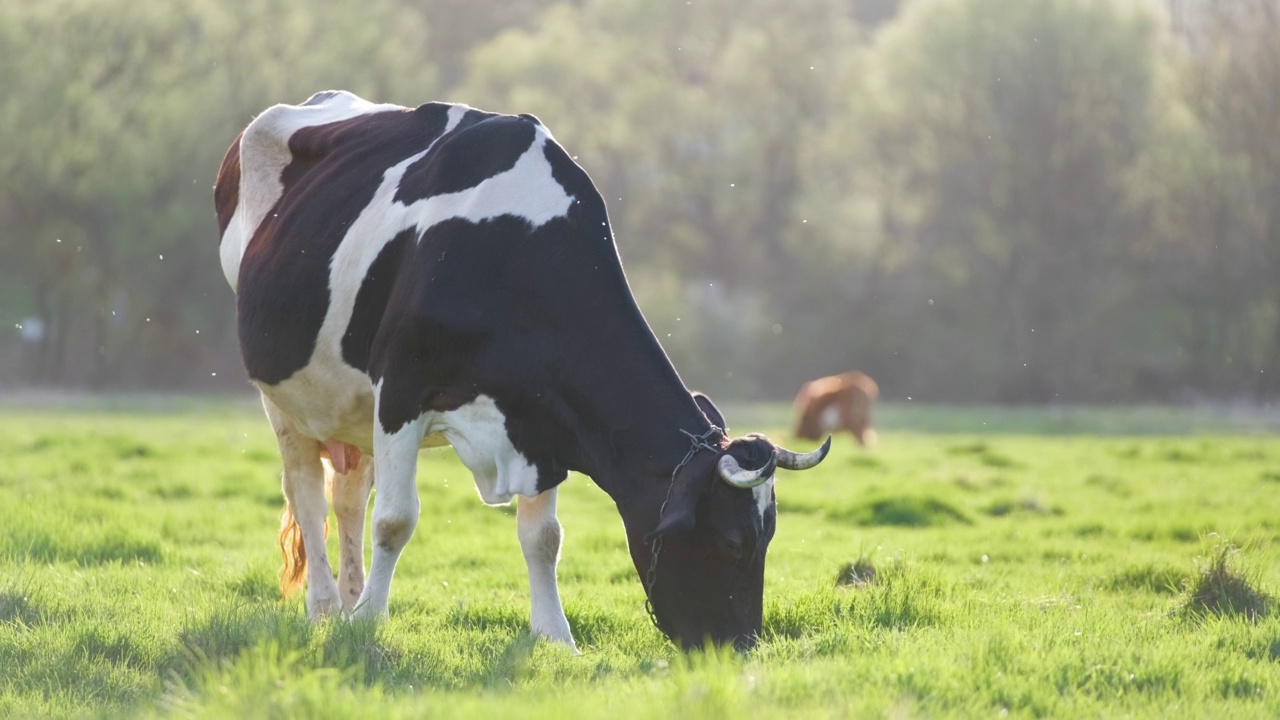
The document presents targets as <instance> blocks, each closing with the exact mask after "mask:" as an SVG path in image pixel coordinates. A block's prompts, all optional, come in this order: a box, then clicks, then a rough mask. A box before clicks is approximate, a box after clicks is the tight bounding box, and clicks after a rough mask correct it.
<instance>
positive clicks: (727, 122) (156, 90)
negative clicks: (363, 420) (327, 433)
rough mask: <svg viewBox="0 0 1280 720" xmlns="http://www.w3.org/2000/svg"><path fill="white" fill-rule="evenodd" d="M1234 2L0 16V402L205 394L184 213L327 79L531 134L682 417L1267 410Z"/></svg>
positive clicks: (1253, 136)
mask: <svg viewBox="0 0 1280 720" xmlns="http://www.w3.org/2000/svg"><path fill="white" fill-rule="evenodd" d="M1269 3H1270V0H1239V1H1238V2H1235V1H1232V2H1227V1H1225V0H1204V2H1197V3H1175V4H1170V5H1168V7H1167V8H1166V7H1165V6H1164V4H1160V3H1132V2H1127V1H1125V0H1026V1H1025V2H1017V3H1002V2H998V0H919V1H917V2H911V3H903V2H898V1H897V0H857V1H856V2H847V1H843V0H815V1H813V2H804V3H795V2H789V1H787V0H746V1H730V0H699V2H692V3H690V2H682V1H680V0H661V1H658V2H653V1H642V0H621V1H618V0H584V1H583V2H572V3H555V2H549V1H548V0H518V1H513V2H505V3H472V2H462V1H460V0H369V1H368V2H360V3H356V2H351V1H350V0H341V1H340V2H334V3H326V4H324V6H323V7H322V8H321V7H309V6H308V7H303V6H299V5H297V4H291V3H286V2H281V1H279V0H270V1H268V2H257V3H254V2H246V0H229V1H228V2H212V1H211V0H196V1H195V2H188V3H181V4H154V3H153V4H139V3H130V2H125V1H124V0H50V1H49V2H39V3H32V2H28V3H21V2H10V3H6V4H4V5H3V6H0V85H2V86H3V87H5V88H6V92H5V93H4V94H3V95H2V96H0V253H2V256H3V260H4V261H3V262H0V324H2V325H3V329H2V330H0V333H3V335H0V336H2V337H4V338H5V340H4V341H3V342H0V383H6V384H15V383H27V382H34V383H43V384H53V385H68V384H70V385H90V386H94V387H111V386H115V387H130V386H132V387H137V386H141V385H143V384H146V385H147V386H156V385H163V386H175V385H180V386H186V387H196V388H215V387H218V388H232V387H235V386H236V385H237V384H238V383H240V382H241V381H242V379H243V375H242V370H241V369H240V362H239V358H238V355H237V353H236V347H235V346H236V338H235V332H234V321H233V315H232V310H233V301H232V298H231V295H230V293H229V292H228V291H227V289H226V285H225V283H224V280H223V278H222V277H221V273H220V272H219V269H220V266H219V263H218V261H217V257H216V252H217V251H216V245H217V238H216V229H215V223H214V221H213V217H212V212H211V207H210V205H211V202H210V197H209V195H210V193H209V186H210V184H211V182H212V179H213V176H214V173H215V171H216V168H217V166H218V163H219V160H220V158H221V157H222V154H223V152H225V150H226V147H227V146H228V145H229V143H230V142H231V140H232V138H233V137H234V136H235V134H236V133H237V132H238V131H240V130H241V129H242V128H243V127H244V126H245V124H246V123H247V122H248V120H249V119H250V118H251V117H252V116H253V114H255V113H258V112H261V111H262V110H263V109H264V108H266V107H268V106H270V105H271V104H274V103H277V102H299V101H301V100H303V99H305V98H306V97H307V96H309V95H310V94H311V93H313V92H315V91H317V90H322V89H327V88H332V87H343V88H347V89H350V90H353V91H355V92H357V93H360V94H363V95H365V96H367V97H369V98H371V99H376V100H381V101H391V102H399V103H402V104H407V105H414V104H417V103H420V102H424V101H427V100H432V99H450V100H458V101H463V102H468V103H471V104H473V105H477V106H482V107H486V108H490V109H494V110H499V111H506V112H532V113H535V114H537V115H538V116H539V117H540V118H541V119H542V120H544V121H545V122H546V123H547V124H548V125H549V126H550V127H551V128H553V130H554V132H555V134H556V136H557V138H558V139H559V140H560V141H561V142H562V143H563V144H564V145H565V146H566V147H567V148H568V149H569V150H570V152H571V153H573V154H574V155H575V156H576V157H577V158H578V160H579V162H580V163H581V164H582V165H583V166H584V167H585V168H586V169H587V170H588V171H589V172H590V173H591V175H592V176H593V178H594V179H595V180H596V182H597V184H598V185H599V187H600V188H601V190H602V192H603V194H604V196H605V199H606V201H607V202H608V204H609V208H610V213H611V215H612V219H613V225H614V229H615V231H616V234H617V239H618V244H619V249H620V252H621V254H622V256H623V259H624V261H625V262H626V265H627V268H628V272H629V273H630V277H631V278H632V281H633V283H634V286H635V288H634V289H635V291H636V293H637V296H638V298H639V300H640V303H641V305H642V307H643V308H644V309H645V311H646V313H647V315H648V317H649V319H650V321H651V323H652V324H653V326H654V329H655V331H656V333H657V335H658V337H659V338H660V339H661V340H662V341H663V343H664V345H665V346H666V348H667V350H668V351H669V353H670V355H671V357H672V358H673V360H674V361H675V363H676V365H677V367H679V368H680V370H681V372H682V374H683V376H684V377H685V378H686V379H687V380H688V381H689V382H690V384H692V385H695V386H697V387H699V388H701V389H705V390H708V391H710V392H712V393H713V394H720V395H729V396H734V397H740V398H751V397H758V398H768V399H781V398H784V397H786V396H788V395H789V394H790V393H791V392H792V391H793V389H794V388H795V387H797V386H798V384H799V383H800V382H801V381H803V380H807V379H810V378H812V377H815V376H818V375H823V374H829V373H832V372H836V371H842V370H846V369H849V368H851V367H859V368H862V369H865V370H867V371H869V372H870V374H871V375H873V376H875V377H876V378H877V379H878V380H879V381H880V384H881V386H882V388H883V391H884V394H885V395H886V396H887V397H893V398H904V397H914V398H917V399H919V398H928V399H930V400H931V401H933V402H938V401H946V400H967V401H972V400H982V401H987V402H991V401H1028V400H1034V401H1046V400H1047V401H1068V400H1071V401H1081V400H1106V401H1115V400H1126V399H1148V400H1177V399H1186V398H1188V397H1198V396H1201V395H1203V394H1208V395H1211V396H1214V397H1229V398H1236V397H1254V398H1258V397H1272V396H1275V395H1276V394H1277V393H1278V392H1280V370H1277V367H1280V291H1277V289H1276V288H1277V285H1276V283H1275V282H1274V278H1275V277H1276V276H1277V275H1278V274H1280V260H1278V259H1277V258H1280V251H1277V248H1280V230H1278V228H1280V219H1278V217H1277V213H1278V212H1280V210H1277V208H1280V181H1277V179H1276V178H1277V177H1280V174H1278V173H1277V172H1276V167H1277V166H1280V141H1278V140H1277V138H1280V128H1277V126H1276V118H1277V117H1280V113H1276V112H1275V111H1274V104H1275V102H1274V100H1275V98H1274V88H1275V87H1277V86H1280V61H1278V60H1277V56H1276V53H1277V50H1276V47H1277V44H1276V43H1274V42H1272V40H1273V39H1274V36H1275V35H1276V32H1277V26H1276V23H1277V22H1278V21H1277V19H1276V16H1275V13H1274V12H1272V11H1271V6H1270V4H1269ZM1169 8H1173V9H1174V10H1176V11H1177V12H1176V13H1175V14H1174V15H1172V16H1168V13H1169V12H1170V10H1169ZM28 318H37V319H39V320H42V321H43V322H44V325H45V327H46V330H47V332H46V333H45V337H44V339H43V341H41V342H36V343H27V342H24V341H21V340H19V339H18V338H19V328H17V327H16V326H17V325H20V324H22V323H23V322H25V321H26V320H27V319H28ZM801 349H803V350H801Z"/></svg>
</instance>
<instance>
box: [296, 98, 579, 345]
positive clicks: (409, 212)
mask: <svg viewBox="0 0 1280 720" xmlns="http://www.w3.org/2000/svg"><path fill="white" fill-rule="evenodd" d="M470 110H471V108H469V107H467V106H466V105H455V106H453V107H451V108H449V115H448V117H449V120H448V125H447V126H446V127H447V129H446V131H445V133H444V134H442V135H441V136H440V138H437V139H436V140H435V141H433V142H432V144H431V145H430V146H428V147H427V148H426V149H424V150H422V151H421V152H418V153H415V154H413V155H411V156H409V157H407V158H405V159H404V160H402V161H400V162H398V163H396V164H395V165H393V166H392V167H390V168H388V169H387V171H386V172H385V173H383V176H382V182H381V183H380V184H379V186H378V189H377V191H376V192H375V193H374V196H373V199H372V200H371V201H370V202H369V204H368V205H367V206H366V207H365V209H364V210H363V211H362V212H361V213H360V216H359V217H357V218H356V220H355V222H353V223H352V224H351V227H350V229H348V230H347V233H346V236H345V237H343V239H342V243H341V244H340V245H339V246H338V249H337V251H336V252H335V253H334V255H333V260H332V261H331V262H330V264H329V290H330V298H331V299H330V303H329V312H328V314H327V315H326V316H325V320H324V325H323V327H322V328H321V330H320V335H319V338H318V339H317V341H316V351H317V353H319V351H320V349H321V348H322V347H323V348H325V349H326V350H327V352H328V354H329V355H330V356H331V357H332V358H334V359H336V360H338V361H339V362H341V358H342V336H343V335H344V334H345V333H346V331H347V326H348V324H349V323H350V322H351V313H352V312H353V311H354V310H355V301H356V295H357V293H359V292H360V286H361V285H362V284H363V283H364V278H365V276H366V275H367V274H368V272H369V267H370V266H371V265H373V263H374V261H375V260H377V259H378V255H379V253H381V252H382V250H383V248H384V247H386V245H387V243H389V242H391V240H393V239H394V238H395V237H396V235H398V234H400V233H401V232H403V231H404V230H407V229H409V228H416V230H417V232H418V237H419V238H421V236H422V235H421V234H422V233H423V232H426V231H427V230H428V229H430V228H431V227H432V226H434V225H436V224H438V223H441V222H444V221H446V220H452V219H455V218H462V219H465V220H470V221H471V222H481V221H483V220H490V219H493V218H495V217H499V216H502V215H514V216H516V217H521V218H524V219H525V220H526V221H527V222H528V223H529V224H530V226H532V227H533V228H537V227H539V226H541V225H543V224H545V223H546V222H548V221H550V220H552V219H554V218H557V217H563V216H564V215H565V214H566V213H567V212H568V211H569V207H570V206H571V205H572V204H573V197H572V196H571V195H569V194H567V193H566V192H565V191H564V188H563V187H561V186H560V184H559V183H557V182H556V181H555V178H554V177H553V176H552V174H551V164H550V163H548V162H547V159H546V156H545V154H544V152H543V149H544V147H545V145H546V143H547V142H548V139H549V137H550V136H549V135H548V134H547V133H546V132H545V131H544V129H543V128H542V127H541V126H539V127H538V128H537V134H536V135H535V136H534V141H533V143H531V144H530V146H529V149H528V150H526V151H525V152H524V154H522V155H521V156H520V158H519V159H518V160H517V161H516V164H515V165H514V166H513V167H512V168H511V169H510V170H507V171H505V172H502V173H499V174H498V175H495V176H494V177H491V178H487V179H485V180H483V181H482V182H480V183H479V184H478V185H476V186H475V187H471V188H467V189H466V190H462V191H460V192H456V193H449V194H447V195H433V196H431V197H427V198H424V199H422V200H418V201H416V202H413V203H411V204H408V205H405V204H403V203H400V202H397V201H396V200H395V195H396V192H397V191H398V190H399V188H400V181H401V179H402V178H403V177H404V174H405V172H406V171H408V169H409V167H410V166H412V165H413V164H414V163H416V162H418V161H419V160H421V159H422V157H423V156H425V155H426V154H427V153H429V152H431V149H432V148H433V147H434V146H435V144H436V143H438V142H439V141H440V139H442V138H444V137H445V136H447V134H448V132H450V131H452V129H453V128H454V127H456V126H457V124H458V122H460V121H461V120H462V117H463V116H464V115H465V114H466V113H467V112H468V111H470ZM312 362H313V363H314V362H316V360H315V359H313V360H312Z"/></svg>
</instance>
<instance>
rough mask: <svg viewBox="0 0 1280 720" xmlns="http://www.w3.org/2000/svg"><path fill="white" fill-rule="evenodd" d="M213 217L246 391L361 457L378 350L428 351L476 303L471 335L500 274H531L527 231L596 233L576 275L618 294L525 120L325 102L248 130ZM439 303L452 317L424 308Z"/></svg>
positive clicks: (606, 242)
mask: <svg viewBox="0 0 1280 720" xmlns="http://www.w3.org/2000/svg"><path fill="white" fill-rule="evenodd" d="M582 200H589V201H590V202H582ZM215 203H216V204H217V210H218V219H219V224H220V227H221V230H222V251H221V254H222V259H223V268H224V272H225V273H226V274H227V279H228V282H229V283H230V284H231V286H232V287H233V288H234V289H235V290H236V294H237V318H238V327H239V335H240V343H241V352H242V356H243V359H244V363H245V367H246V369H247V370H248V373H249V376H250V378H251V379H253V380H254V381H255V383H257V384H258V385H259V387H260V388H262V389H263V392H265V393H267V394H268V396H269V397H271V399H272V400H273V401H275V402H276V403H277V404H278V405H280V406H281V407H282V408H283V409H284V410H285V411H286V412H288V413H289V414H290V415H292V416H294V417H295V419H299V420H300V421H302V422H303V423H304V424H305V423H306V420H307V419H308V418H310V419H312V420H313V421H314V422H313V427H312V428H311V430H312V431H313V432H314V433H315V434H318V435H319V434H322V433H331V434H332V436H333V437H339V438H342V439H345V440H348V441H349V442H355V443H357V444H360V445H364V446H367V445H366V443H367V430H365V429H364V428H368V427H369V425H370V424H371V422H370V421H371V419H372V417H371V413H372V404H373V402H372V383H371V380H372V379H373V378H372V376H376V375H377V374H378V370H377V368H374V367H372V366H373V365H377V364H379V362H380V359H381V360H386V356H387V354H388V353H387V352H385V351H384V352H380V350H385V348H386V347H387V346H388V343H389V342H399V343H405V342H411V341H414V340H415V339H420V338H422V337H425V336H426V335H427V334H428V333H426V332H425V330H426V329H425V328H424V326H423V323H422V321H423V318H424V316H425V315H426V314H430V313H431V312H436V313H437V314H450V315H449V318H448V319H449V322H450V324H451V325H463V324H465V323H466V322H468V321H473V320H474V317H475V316H478V315H480V314H481V313H478V312H477V310H478V305H479V304H480V303H489V304H490V305H491V306H492V307H491V312H488V313H487V316H486V317H485V318H481V319H480V320H478V321H475V322H491V321H492V320H491V318H493V317H499V316H502V315H503V310H504V309H505V308H502V307H498V306H497V305H496V302H497V301H496V300H495V299H494V297H495V295H496V294H497V293H494V292H492V289H494V288H501V287H502V286H503V282H504V280H507V279H509V276H510V273H509V271H508V270H507V269H506V268H509V267H516V266H521V267H525V268H528V263H527V261H526V258H523V257H518V256H516V255H515V254H513V253H511V252H508V250H509V249H512V250H517V251H519V250H521V248H523V247H524V246H526V245H530V244H531V243H527V242H526V243H522V242H520V241H521V240H522V239H528V238H530V237H532V236H533V235H534V233H535V231H536V230H537V229H538V228H542V227H545V226H547V225H549V224H552V223H551V221H553V220H561V221H566V222H567V218H569V216H570V215H571V214H572V215H574V223H575V227H581V226H585V225H588V224H589V225H591V226H593V227H596V228H598V231H594V232H593V233H592V237H591V238H590V239H589V242H591V243H603V244H602V245H600V246H599V248H597V250H599V251H600V252H599V254H598V255H596V259H594V260H591V262H592V265H591V266H587V267H599V268H600V269H606V268H609V269H611V270H612V273H611V275H612V276H613V277H614V281H613V282H614V284H615V285H616V284H621V285H622V289H623V290H624V291H625V280H624V279H623V278H622V275H621V269H620V266H619V265H618V263H617V256H616V251H615V250H614V248H613V245H612V236H611V235H610V234H609V232H608V227H607V223H606V222H605V215H604V210H603V202H602V201H601V200H600V199H599V197H598V193H596V192H595V190H594V187H593V186H592V185H591V183H590V180H589V179H588V178H587V177H586V174H585V173H584V172H582V171H581V169H580V168H578V167H577V166H576V164H574V163H573V162H572V160H571V159H570V158H569V157H568V155H567V154H565V153H564V152H563V150H562V149H561V148H559V146H558V145H556V144H555V142H554V140H553V139H552V138H551V137H550V135H549V133H547V131H546V129H545V128H543V127H542V125H541V124H540V123H539V122H538V121H537V119H536V118H533V117H532V116H508V115H497V114H493V113H485V112H481V111H478V110H475V109H473V108H469V107H467V106H465V105H452V104H445V103H430V104H427V105H423V106H421V107H418V108H416V109H409V108H403V107H399V106H393V105H373V104H371V103H367V102H365V101H363V100H361V99H359V98H357V97H356V96H354V95H351V94H349V93H344V92H331V93H321V94H319V95H317V96H314V97H313V98H312V99H311V100H308V101H307V103H305V104H303V105H300V106H289V105H278V106H275V107H272V108H270V109H268V110H267V111H265V112H264V113H263V114H262V115H260V116H259V117H258V118H256V119H255V120H254V121H253V122H252V123H251V124H250V125H249V127H248V128H246V130H245V131H244V132H243V133H242V134H241V136H240V137H239V138H238V139H237V141H236V142H235V143H233V145H232V147H231V149H230V150H229V151H228V153H227V157H226V158H225V159H224V162H223V165H222V169H221V172H220V173H219V178H218V183H217V185H216V187H215ZM571 206H572V210H573V212H572V213H571V212H570V210H571ZM584 208H590V210H586V209H584ZM583 213H595V214H597V215H598V218H597V217H595V216H594V215H592V216H591V217H590V218H589V219H590V221H591V222H589V223H588V222H586V221H585V220H584V218H583V217H581V216H582V215H583ZM534 244H536V245H537V246H538V247H539V249H540V250H541V251H543V252H545V248H546V247H547V243H546V242H545V241H540V242H539V243H534ZM481 246H483V247H484V248H485V250H484V251H483V252H484V253H487V254H477V253H478V252H480V251H478V250H477V249H476V248H479V247H481ZM586 259H590V258H589V257H586ZM446 261H447V262H446ZM522 262H523V263H524V264H523V265H521V263H522ZM562 265H563V263H562ZM480 282H483V283H484V284H485V285H486V286H487V288H489V290H490V291H489V292H486V288H483V287H482V288H477V287H475V285H477V284H478V283H480ZM574 285H575V283H563V282H562V283H558V287H569V288H571V287H573V286H574ZM614 294H617V293H614ZM441 297H443V298H445V302H446V303H447V306H446V304H442V303H440V302H439V301H438V300H436V301H434V302H436V305H435V306H434V307H426V306H425V305H424V303H427V302H428V301H429V300H431V299H432V298H437V299H438V298H441ZM625 297H627V298H629V297H630V295H629V293H627V294H626V295H625ZM511 304H512V303H510V302H508V305H511ZM486 329H487V328H480V329H479V330H486ZM409 352H412V353H413V354H418V353H417V350H416V349H410V350H409ZM419 380H421V378H419V379H415V381H414V382H418V381H419ZM349 426H350V427H349ZM352 427H359V428H361V429H360V430H359V432H353V431H352V430H351V428H352Z"/></svg>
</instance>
